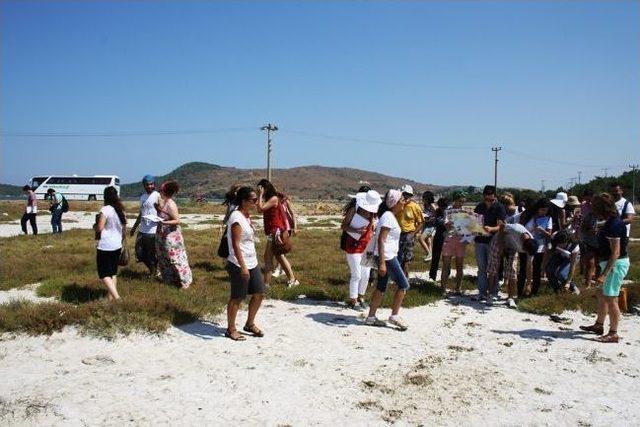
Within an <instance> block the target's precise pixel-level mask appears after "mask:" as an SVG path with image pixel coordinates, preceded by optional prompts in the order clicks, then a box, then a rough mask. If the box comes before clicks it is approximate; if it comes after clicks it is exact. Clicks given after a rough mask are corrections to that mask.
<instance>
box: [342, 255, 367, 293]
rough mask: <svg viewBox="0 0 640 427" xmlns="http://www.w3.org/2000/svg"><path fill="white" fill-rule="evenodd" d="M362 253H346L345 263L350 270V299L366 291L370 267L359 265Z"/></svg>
mask: <svg viewBox="0 0 640 427" xmlns="http://www.w3.org/2000/svg"><path fill="white" fill-rule="evenodd" d="M362 255H363V254H347V263H348V264H349V269H350V270H351V278H350V279H349V298H351V299H356V298H358V295H364V294H365V293H366V292H367V285H368V284H369V275H370V274H371V268H370V267H363V266H361V265H360V261H361V260H362Z"/></svg>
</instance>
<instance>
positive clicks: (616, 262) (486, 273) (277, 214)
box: [21, 175, 635, 342]
mask: <svg viewBox="0 0 640 427" xmlns="http://www.w3.org/2000/svg"><path fill="white" fill-rule="evenodd" d="M142 184H143V187H144V192H143V193H142V195H141V196H140V210H139V213H138V216H137V218H136V220H135V223H134V225H133V226H132V227H131V229H130V233H129V234H130V235H131V236H134V235H135V233H136V231H137V237H136V242H135V257H136V259H137V260H138V261H139V262H142V263H144V264H145V265H146V266H147V268H148V269H149V274H150V275H151V276H152V277H157V278H158V279H162V280H163V281H164V282H166V283H170V284H174V285H177V286H179V287H181V288H188V287H189V286H190V285H191V283H192V281H193V277H192V272H191V268H190V267H189V261H188V257H187V252H186V248H185V244H184V239H183V237H182V232H181V229H180V215H179V211H178V206H177V204H176V202H175V201H174V200H173V197H174V196H175V195H176V193H177V192H178V189H179V187H178V184H177V183H176V182H175V181H167V182H164V183H163V184H162V185H161V186H160V191H157V190H156V187H155V178H154V177H153V176H151V175H146V176H145V177H144V178H143V180H142ZM24 191H25V193H26V194H27V196H28V201H27V208H26V211H25V214H24V216H23V218H22V221H21V222H22V227H23V230H24V232H25V233H26V223H27V221H29V222H31V225H32V228H33V232H34V234H37V226H36V224H35V215H36V214H37V199H36V197H35V194H34V193H33V191H32V190H31V188H30V187H28V186H25V187H24ZM49 191H50V192H51V194H49V196H50V206H51V211H52V224H53V223H54V217H55V222H56V225H55V226H54V228H53V229H54V232H61V231H62V227H61V224H60V218H61V214H62V212H63V211H64V210H65V205H66V209H68V203H65V202H66V199H64V197H63V196H62V195H61V194H59V193H56V192H55V191H54V190H49ZM482 197H483V201H482V202H480V203H479V204H477V205H476V206H475V208H474V209H473V210H471V209H468V210H467V209H466V208H465V207H464V204H465V202H466V199H467V195H466V194H465V193H464V192H463V191H454V192H453V193H452V194H451V195H450V196H449V197H440V198H439V199H438V200H437V202H436V200H435V196H434V194H433V193H432V192H429V191H426V192H424V193H423V194H422V207H421V206H420V204H419V203H418V202H417V201H416V200H415V199H414V191H413V188H412V187H411V185H404V186H402V188H401V189H399V190H396V189H391V190H388V191H387V192H386V193H385V194H384V196H382V195H380V194H379V193H378V192H377V191H375V190H373V189H371V188H370V187H369V186H366V185H365V186H362V187H360V188H359V190H358V192H357V194H355V195H353V196H352V197H351V199H350V201H349V202H348V203H347V204H346V206H345V207H344V209H343V220H342V224H341V229H342V235H341V239H340V248H341V249H342V250H343V251H344V252H345V254H346V260H347V265H348V267H349V270H350V278H349V299H348V301H347V304H348V306H349V307H351V308H353V309H354V310H358V311H365V310H368V314H367V316H366V318H365V321H364V323H365V324H366V325H372V326H385V325H387V324H391V325H393V326H395V327H396V328H398V329H400V330H405V329H407V327H408V325H407V324H406V323H405V322H404V320H402V319H401V318H400V317H399V311H400V308H401V306H402V302H403V300H404V297H405V295H406V292H407V290H408V289H409V269H410V264H411V262H412V261H413V259H414V250H415V241H416V240H417V241H418V243H419V244H420V246H421V247H422V248H423V249H424V250H425V252H426V254H427V256H426V258H425V261H427V262H430V263H431V265H430V269H429V277H430V278H431V279H432V280H434V281H435V280H436V279H437V273H438V271H439V270H441V275H440V286H441V290H442V293H443V295H444V296H447V295H448V292H449V283H448V282H449V277H450V275H451V268H452V263H453V262H454V258H455V269H456V273H455V286H454V288H453V294H455V295H463V293H464V290H463V288H462V283H463V277H464V269H463V267H464V259H465V255H466V253H467V251H468V246H469V245H470V244H471V243H473V244H474V250H475V259H476V263H477V267H478V273H477V290H478V293H477V294H474V295H473V296H472V298H473V299H475V300H478V301H481V302H484V303H486V304H493V303H495V302H496V301H498V291H499V289H500V287H501V285H503V286H504V287H505V289H506V293H507V299H506V305H507V306H508V307H511V308H516V307H517V302H516V301H517V300H518V298H523V297H527V296H532V295H536V294H537V293H538V292H539V290H540V287H541V282H542V278H543V277H544V276H546V278H547V281H548V284H549V286H550V287H551V288H552V289H553V290H554V291H555V292H562V291H566V292H572V293H574V294H577V293H579V292H580V290H579V288H578V286H577V285H576V283H575V281H574V279H575V278H576V276H577V275H578V271H582V274H583V276H584V286H585V287H586V288H589V287H592V286H600V287H601V291H600V292H599V294H598V295H599V299H598V317H597V320H596V323H595V324H594V325H590V326H585V327H582V329H583V330H585V331H588V332H593V333H596V334H599V335H601V337H600V340H601V341H603V342H618V339H619V338H618V335H617V326H618V319H619V314H620V310H619V307H618V296H619V294H620V288H621V285H622V282H623V279H624V277H625V275H626V273H627V271H628V269H629V258H628V253H627V244H628V240H629V233H630V223H631V222H632V221H633V219H634V217H635V211H634V207H633V204H631V203H630V202H629V201H627V200H626V199H625V198H624V197H623V190H622V187H621V186H620V184H619V183H613V184H612V185H611V189H610V192H609V193H602V194H598V195H594V194H593V192H592V191H590V190H588V189H587V190H585V191H583V193H582V194H581V199H582V200H580V199H579V198H578V197H577V196H570V197H569V196H568V195H567V194H566V193H564V192H560V193H558V194H557V195H556V197H555V198H554V199H551V200H549V199H545V198H542V199H539V200H526V201H519V203H518V204H516V201H515V200H514V197H513V195H511V194H509V193H505V194H502V195H500V197H498V194H496V189H495V187H493V186H490V185H487V186H485V187H484V189H483V192H482ZM224 204H225V205H226V208H227V209H226V214H225V216H224V219H223V225H224V230H225V231H224V233H223V237H222V239H221V241H220V247H219V249H218V254H219V255H220V256H222V257H223V258H225V260H226V270H227V272H228V275H229V281H230V283H231V292H230V297H229V301H228V304H227V316H228V326H227V331H226V336H227V337H229V338H231V339H233V340H237V341H240V340H244V339H245V335H243V334H241V333H239V332H238V330H237V329H236V317H237V313H238V310H239V307H240V304H241V302H242V301H243V300H244V299H245V298H246V297H247V296H248V295H251V299H250V302H249V313H248V318H247V322H246V324H245V326H244V331H246V332H249V333H250V334H252V335H254V336H258V337H260V336H263V335H264V333H263V331H262V330H261V329H260V328H259V327H258V326H257V325H256V323H255V318H256V314H257V312H258V310H259V308H260V305H261V303H262V300H263V298H264V294H265V291H266V289H267V288H268V287H269V284H270V282H271V279H272V276H273V274H274V272H277V271H279V270H280V271H283V272H284V273H285V274H286V277H287V286H288V287H293V286H297V285H299V284H300V282H299V281H298V280H297V279H296V277H295V273H294V271H293V269H292V267H291V263H290V262H289V260H288V259H287V257H286V254H287V253H288V252H289V251H291V247H292V240H291V239H292V237H293V236H295V235H296V233H297V228H296V219H295V213H294V209H293V205H292V203H291V201H290V200H289V198H288V197H287V196H286V195H285V194H284V193H282V192H280V191H278V190H277V188H276V187H275V186H274V185H273V183H271V182H270V181H269V180H266V179H263V180H260V181H259V182H258V183H257V190H256V189H255V188H253V187H249V186H241V185H234V186H232V187H231V189H230V190H229V192H228V193H227V194H226V197H225V201H224ZM254 210H255V211H257V212H258V213H261V214H262V217H263V221H264V233H265V235H266V245H265V251H264V258H263V261H264V262H263V268H262V269H261V268H260V267H259V262H258V256H257V252H256V247H255V240H256V239H255V227H254V225H253V224H252V220H251V212H252V211H254ZM460 215H462V216H463V217H465V216H466V217H472V218H474V223H475V224H477V226H478V228H477V229H476V230H472V231H470V230H469V229H468V228H464V227H460V226H458V225H456V219H458V218H460ZM126 224H127V221H126V215H125V211H124V207H123V205H122V202H121V201H120V198H119V196H118V192H117V190H116V188H114V187H107V188H106V189H105V190H104V207H103V208H102V209H101V210H100V213H99V214H98V215H97V217H96V223H95V225H94V230H95V232H96V239H97V240H98V243H97V255H96V260H97V269H98V275H99V277H100V279H101V280H102V281H103V283H104V285H105V287H106V288H107V291H108V297H109V299H119V298H120V296H119V294H118V290H117V272H118V266H120V265H126V264H127V263H128V252H127V251H126V235H127V233H126ZM274 260H275V262H274ZM440 264H441V267H440ZM372 269H375V270H377V275H376V279H375V280H376V287H375V289H374V291H373V293H372V295H371V297H370V300H369V303H368V304H367V302H366V292H367V288H368V285H369V283H370V281H371V280H372V275H371V270H372ZM389 280H392V281H393V282H394V283H395V285H396V289H395V293H394V296H393V302H392V307H391V316H390V317H389V319H388V322H387V321H385V320H382V319H380V318H378V317H377V315H376V314H377V311H378V308H379V307H380V304H381V302H382V299H383V296H384V294H385V292H386V290H387V287H388V284H389ZM607 316H608V317H609V319H610V327H609V332H608V333H607V334H606V335H605V334H604V326H603V325H604V321H605V319H606V317H607Z"/></svg>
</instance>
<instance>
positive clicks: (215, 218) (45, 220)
mask: <svg viewBox="0 0 640 427" xmlns="http://www.w3.org/2000/svg"><path fill="white" fill-rule="evenodd" d="M180 218H181V220H182V222H183V224H185V225H186V227H187V228H188V229H189V230H206V229H210V228H220V225H219V224H220V222H221V221H222V218H223V215H212V214H183V215H181V216H180ZM297 219H298V222H299V223H300V224H301V225H305V226H306V228H327V227H326V226H319V227H313V222H314V221H315V222H318V221H326V220H332V221H333V222H334V225H333V227H338V226H340V220H341V218H340V217H339V216H336V215H315V216H312V217H307V216H299V217H298V218H297ZM134 220H135V218H134V219H128V224H129V226H131V225H133V222H134ZM36 221H37V223H38V232H39V233H51V216H49V215H38V216H37V217H36ZM62 221H63V222H62V229H63V231H64V230H71V229H76V228H79V229H90V228H92V227H93V223H94V222H95V212H82V211H76V212H68V213H65V214H64V216H63V217H62ZM255 226H256V228H257V229H260V228H261V227H262V221H256V222H255ZM330 227H331V226H330ZM27 230H28V232H29V233H31V225H27ZM21 234H22V229H21V228H20V221H19V220H15V221H10V222H5V223H2V224H0V237H11V236H19V235H21Z"/></svg>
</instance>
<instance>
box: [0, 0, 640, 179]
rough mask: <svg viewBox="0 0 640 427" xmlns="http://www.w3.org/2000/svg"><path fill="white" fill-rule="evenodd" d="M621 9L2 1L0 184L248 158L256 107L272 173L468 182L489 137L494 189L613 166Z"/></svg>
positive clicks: (618, 160) (611, 5) (634, 58)
mask: <svg viewBox="0 0 640 427" xmlns="http://www.w3.org/2000/svg"><path fill="white" fill-rule="evenodd" d="M639 12H640V3H639V2H622V1H610V2H595V1H587V2H578V1H575V2H566V1H562V2H560V1H558V2H521V1H516V2H503V1H497V2H480V1H478V2H406V3H398V2H374V3H365V2H353V3H346V2H327V3H322V2H274V3H257V2H256V3H242V2H228V3H225V2H200V1H198V2H178V1H175V2H153V1H149V2H132V3H128V2H124V1H117V2H116V1H114V2H104V3H100V2H93V1H92V2H55V1H47V2H36V1H34V2H24V1H7V0H3V1H2V2H1V3H0V48H1V53H0V55H1V65H0V67H1V69H0V71H1V75H0V82H1V87H0V128H1V129H2V132H3V133H2V135H1V137H0V138H1V140H0V144H1V148H0V150H1V151H0V153H1V158H0V163H1V170H0V182H5V183H6V182H9V183H15V184H22V183H24V182H25V181H26V180H27V179H28V178H29V177H30V176H32V175H39V174H43V173H45V174H46V173H56V174H60V173H65V174H67V173H77V174H102V173H115V174H117V175H119V176H120V177H121V178H122V179H123V180H124V181H125V182H130V181H134V180H138V179H139V178H140V177H141V176H142V175H144V174H146V173H149V172H152V173H158V174H160V173H166V172H168V171H170V170H172V169H173V168H175V167H177V166H179V165H180V164H182V163H184V162H187V161H206V162H211V163H217V164H221V165H226V166H235V167H243V168H244V167H252V168H258V167H264V166H265V164H266V161H265V154H264V151H265V150H264V139H265V137H264V134H263V133H261V132H260V131H259V130H258V128H259V127H260V126H261V125H264V124H266V123H267V122H269V121H270V122H273V123H276V124H277V125H278V126H279V127H280V129H281V130H280V131H279V132H277V133H276V135H275V137H274V158H273V162H274V164H275V166H276V167H291V166H302V165H310V164H320V165H325V166H349V167H356V168H362V169H368V170H374V171H379V172H382V173H387V174H391V175H395V176H404V177H407V178H411V179H415V180H418V181H421V182H426V183H435V184H473V185H478V186H480V185H483V184H485V183H487V182H491V181H492V180H493V162H492V160H493V154H492V152H491V150H490V147H491V146H502V147H503V151H501V152H500V157H501V161H500V173H499V175H500V183H501V185H514V186H525V187H531V188H539V187H540V182H541V179H545V181H546V185H547V187H555V186H558V185H562V184H566V182H567V181H568V180H569V178H571V177H575V176H577V172H578V171H582V179H583V181H584V180H585V179H588V178H590V177H593V176H594V175H602V174H604V172H603V171H602V168H604V167H608V168H609V171H608V173H609V174H612V173H620V172H621V171H622V170H623V169H624V168H625V167H626V166H627V165H628V164H629V163H631V162H634V163H638V161H639V160H640V155H639V154H640V150H639V144H638V141H639V140H640V120H639V118H640V55H639V54H640V25H639V24H640V13H639ZM194 130H206V131H212V132H203V133H196V132H191V133H189V132H186V131H194ZM166 131H169V132H166ZM182 131H185V132H182ZM213 131H215V132H213ZM20 132H22V133H27V134H31V136H24V135H22V136H18V135H16V133H20ZM34 133H35V134H38V133H41V134H45V135H49V136H48V137H46V136H33V135H32V134H34ZM102 133H106V134H108V135H112V134H114V133H115V134H117V135H116V136H107V137H104V136H99V135H98V134H102ZM60 134H63V135H66V136H59V135H60ZM51 135H53V137H52V136H51ZM320 135H330V136H336V137H339V138H326V137H321V136H320ZM372 140H374V141H380V142H384V144H379V143H373V142H371V141H372ZM393 144H398V145H393Z"/></svg>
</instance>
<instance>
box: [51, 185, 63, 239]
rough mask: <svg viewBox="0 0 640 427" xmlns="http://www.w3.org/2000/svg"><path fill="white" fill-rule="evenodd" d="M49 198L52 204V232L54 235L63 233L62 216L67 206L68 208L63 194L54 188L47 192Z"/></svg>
mask: <svg viewBox="0 0 640 427" xmlns="http://www.w3.org/2000/svg"><path fill="white" fill-rule="evenodd" d="M47 196H48V197H49V204H50V206H49V211H50V212H51V229H52V230H53V231H52V232H53V234H57V233H62V214H63V213H64V212H65V208H66V206H68V205H67V204H66V200H65V198H64V196H63V195H62V194H61V193H58V192H57V191H56V190H54V189H53V188H50V189H48V190H47ZM67 209H68V208H67Z"/></svg>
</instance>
